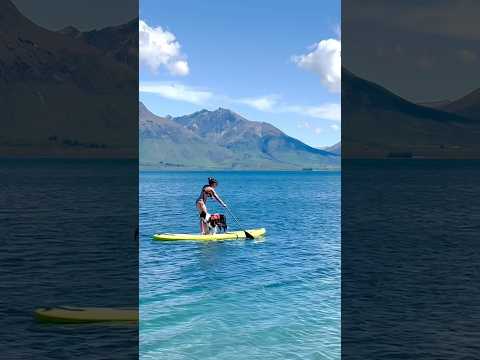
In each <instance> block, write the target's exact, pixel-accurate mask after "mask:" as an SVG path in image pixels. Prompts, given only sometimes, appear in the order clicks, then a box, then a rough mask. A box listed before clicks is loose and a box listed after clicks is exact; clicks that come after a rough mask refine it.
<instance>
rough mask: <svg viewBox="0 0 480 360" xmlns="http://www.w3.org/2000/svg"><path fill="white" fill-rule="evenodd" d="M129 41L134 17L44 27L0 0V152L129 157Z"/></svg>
mask: <svg viewBox="0 0 480 360" xmlns="http://www.w3.org/2000/svg"><path fill="white" fill-rule="evenodd" d="M135 24H136V25H135ZM135 41H136V42H138V20H133V21H132V22H130V23H128V24H126V25H122V26H118V27H109V28H105V29H103V30H98V31H89V32H85V33H82V32H79V31H78V30H77V31H75V30H74V28H70V32H68V31H67V29H64V30H63V31H50V30H47V29H45V28H42V27H41V26H38V25H36V24H35V23H33V22H31V21H30V20H29V19H27V18H26V17H25V16H23V15H22V14H21V13H20V12H19V11H18V9H17V8H16V7H15V6H14V5H13V4H12V2H11V1H9V0H2V1H1V2H0V59H1V61H0V108H1V109H2V118H1V121H0V126H1V131H0V150H1V151H2V153H3V154H9V155H28V156H30V155H35V156H37V155H41V156H55V155H56V154H63V155H67V156H68V155H72V156H81V155H82V154H90V155H91V154H92V153H98V154H101V153H105V154H107V153H108V154H107V156H111V155H112V154H116V155H118V156H127V157H128V156H133V157H136V156H137V153H138V143H137V139H136V138H134V137H132V136H131V134H132V132H136V131H137V126H138V123H137V121H136V119H137V111H138V100H137V99H138V66H137V65H136V64H138V56H137V55H136V54H137V52H136V51H134V52H132V49H135V48H138V45H136V42H135Z"/></svg>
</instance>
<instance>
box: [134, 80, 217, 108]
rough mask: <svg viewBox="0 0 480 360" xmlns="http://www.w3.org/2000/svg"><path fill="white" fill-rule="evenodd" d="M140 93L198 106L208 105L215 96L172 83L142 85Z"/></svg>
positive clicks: (204, 91) (208, 92)
mask: <svg viewBox="0 0 480 360" xmlns="http://www.w3.org/2000/svg"><path fill="white" fill-rule="evenodd" d="M139 90H140V92H143V93H150V94H156V95H160V96H161V97H164V98H167V99H170V100H177V101H184V102H188V103H191V104H196V105H204V104H206V103H208V102H209V101H210V100H211V99H212V98H213V97H214V94H213V93H211V92H210V91H206V90H201V89H196V88H193V87H190V86H185V85H181V84H171V83H148V82H147V83H145V82H144V83H140V87H139Z"/></svg>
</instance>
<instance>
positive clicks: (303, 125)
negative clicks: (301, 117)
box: [297, 121, 310, 129]
mask: <svg viewBox="0 0 480 360" xmlns="http://www.w3.org/2000/svg"><path fill="white" fill-rule="evenodd" d="M297 127H298V128H299V129H310V123H309V122H308V121H302V122H300V124H298V125H297Z"/></svg>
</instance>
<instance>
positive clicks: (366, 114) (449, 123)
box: [342, 69, 480, 158]
mask: <svg viewBox="0 0 480 360" xmlns="http://www.w3.org/2000/svg"><path fill="white" fill-rule="evenodd" d="M479 135H480V127H479V122H478V121H475V120H472V119H470V118H468V117H466V116H464V115H462V114H460V115H459V114H454V113H451V112H447V111H443V110H438V109H433V108H430V107H425V106H421V105H418V104H414V103H411V102H409V101H407V100H405V99H403V98H401V97H399V96H397V95H395V94H393V93H392V92H390V91H389V90H387V89H385V88H383V87H382V86H379V85H377V84H375V83H372V82H370V81H367V80H364V79H361V78H359V77H357V76H355V75H354V74H352V73H351V72H349V71H348V70H346V69H343V70H342V138H343V141H342V156H343V157H345V158H385V157H391V156H409V157H410V156H413V157H426V158H478V157H479V153H480V146H479V144H478V137H479Z"/></svg>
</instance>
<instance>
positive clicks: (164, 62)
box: [138, 20, 190, 76]
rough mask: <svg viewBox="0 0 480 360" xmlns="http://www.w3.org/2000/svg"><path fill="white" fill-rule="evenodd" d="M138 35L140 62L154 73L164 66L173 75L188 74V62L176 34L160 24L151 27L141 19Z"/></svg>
mask: <svg viewBox="0 0 480 360" xmlns="http://www.w3.org/2000/svg"><path fill="white" fill-rule="evenodd" d="M138 36H139V53H140V62H141V63H143V64H145V65H146V66H147V67H148V68H149V69H150V70H151V71H152V72H153V73H157V72H158V71H159V69H160V68H161V67H164V68H165V69H167V71H168V72H169V73H170V74H172V75H178V76H185V75H188V73H189V72H190V69H189V66H188V62H187V60H186V59H185V55H183V54H182V52H181V51H180V48H181V46H180V43H179V42H178V41H177V39H176V38H175V35H173V34H172V33H171V32H169V31H167V30H164V29H162V27H160V26H158V27H150V26H149V25H148V24H147V23H146V22H145V21H143V20H140V21H139V35H138Z"/></svg>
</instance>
